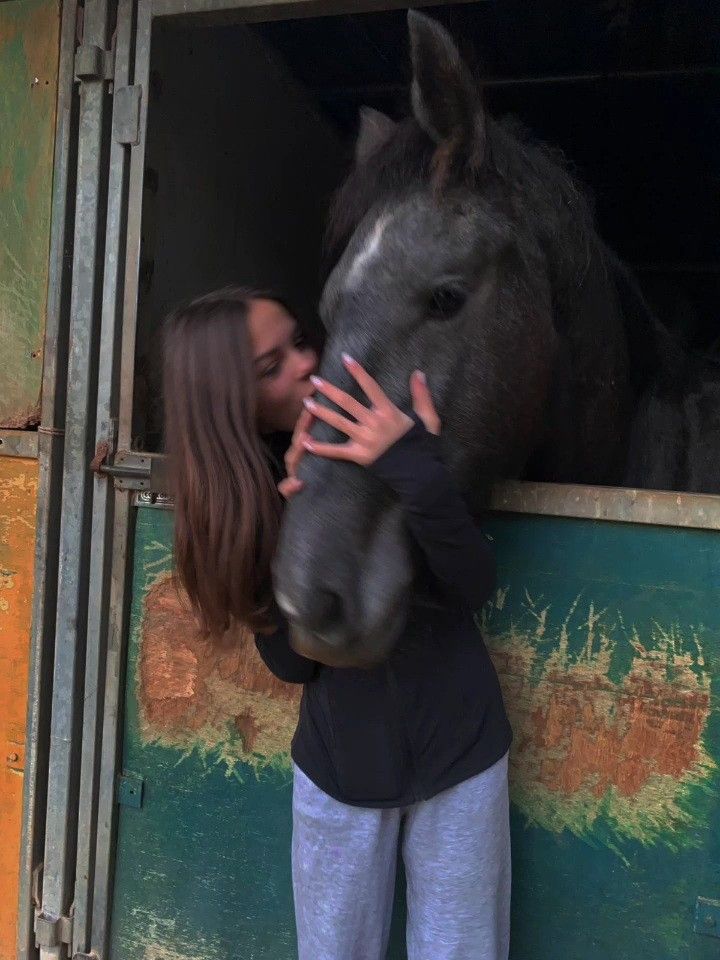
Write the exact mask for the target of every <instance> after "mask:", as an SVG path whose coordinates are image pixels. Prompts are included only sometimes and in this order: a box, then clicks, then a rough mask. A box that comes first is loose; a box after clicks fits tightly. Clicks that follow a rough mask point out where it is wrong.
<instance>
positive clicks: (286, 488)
mask: <svg viewBox="0 0 720 960" xmlns="http://www.w3.org/2000/svg"><path fill="white" fill-rule="evenodd" d="M313 420H314V417H313V415H312V414H311V413H310V411H309V410H303V412H302V413H301V414H300V416H299V417H298V419H297V423H296V424H295V429H294V430H293V435H292V439H291V441H290V446H289V447H288V449H287V452H286V454H285V472H286V473H287V476H286V477H285V479H284V480H281V481H280V483H279V484H278V490H279V491H280V494H281V496H283V497H285V499H286V500H290V499H291V498H292V497H294V496H295V494H296V493H300V491H301V490H302V488H303V482H302V480H300V478H299V477H298V475H297V468H298V464H299V463H300V461H301V460H302V458H303V454H304V453H305V447H304V446H303V442H304V441H305V440H306V439H307V438H308V436H309V433H308V431H309V430H310V427H311V426H312V424H313Z"/></svg>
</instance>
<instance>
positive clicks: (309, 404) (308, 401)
mask: <svg viewBox="0 0 720 960" xmlns="http://www.w3.org/2000/svg"><path fill="white" fill-rule="evenodd" d="M303 403H304V404H305V408H306V409H307V410H314V409H315V407H316V406H317V404H316V403H315V401H314V400H313V399H312V397H305V399H304V400H303Z"/></svg>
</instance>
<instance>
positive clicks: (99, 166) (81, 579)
mask: <svg viewBox="0 0 720 960" xmlns="http://www.w3.org/2000/svg"><path fill="white" fill-rule="evenodd" d="M110 10H111V6H110V3H109V2H108V0H87V2H86V4H85V8H84V24H83V40H82V46H81V47H80V48H79V50H78V52H77V53H76V59H75V71H76V74H77V75H78V76H79V77H80V91H79V126H78V159H77V195H76V206H75V229H74V244H73V265H72V285H71V305H70V337H69V350H68V373H67V400H66V416H65V447H64V460H63V477H62V481H63V487H62V498H61V514H60V535H59V562H58V579H57V583H58V588H57V589H58V593H57V613H56V620H55V659H54V665H53V694H52V708H51V721H50V752H49V761H48V785H47V791H48V792H47V810H46V830H45V854H44V868H43V879H42V902H41V909H40V910H39V911H38V912H37V914H36V917H35V935H36V941H37V943H38V945H39V946H40V957H41V960H50V958H59V957H60V956H62V954H63V952H64V949H65V944H66V943H68V942H69V940H70V939H71V929H72V919H71V916H70V907H71V903H72V897H73V881H74V877H75V836H76V829H77V820H76V818H77V793H78V768H79V753H80V751H79V736H78V734H79V730H80V722H81V717H82V676H83V669H84V653H85V623H86V607H87V589H88V587H87V580H88V568H89V540H90V537H89V534H90V523H89V521H90V494H91V487H90V482H89V478H88V469H87V464H88V462H89V460H90V453H91V449H92V444H93V441H94V419H95V399H94V391H95V383H96V363H97V361H96V356H97V326H98V324H97V314H98V310H97V306H98V290H99V284H98V283H97V278H98V242H99V241H98V238H99V236H100V235H101V234H100V231H101V226H102V220H101V216H102V215H101V207H102V186H101V184H102V174H103V171H104V161H105V159H106V155H107V151H106V143H107V139H108V138H107V122H106V118H107V112H108V111H107V107H108V84H107V80H106V77H105V72H106V70H105V64H106V58H105V51H107V48H108V41H109V35H110V19H111V18H110ZM83 51H85V52H87V51H91V52H92V51H99V52H100V54H102V55H101V56H100V57H99V58H97V62H98V69H97V70H95V71H93V70H91V69H90V65H89V60H88V58H87V57H83V56H81V54H82V53H83Z"/></svg>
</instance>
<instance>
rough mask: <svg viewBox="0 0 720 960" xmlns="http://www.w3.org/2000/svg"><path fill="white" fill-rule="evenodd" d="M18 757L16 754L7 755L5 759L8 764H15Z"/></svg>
mask: <svg viewBox="0 0 720 960" xmlns="http://www.w3.org/2000/svg"><path fill="white" fill-rule="evenodd" d="M19 759H20V757H19V756H18V755H17V754H16V753H9V754H8V757H7V762H8V763H17V762H18V760H19Z"/></svg>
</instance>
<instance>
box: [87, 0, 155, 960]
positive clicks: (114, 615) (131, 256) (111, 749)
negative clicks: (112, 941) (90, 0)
mask: <svg viewBox="0 0 720 960" xmlns="http://www.w3.org/2000/svg"><path fill="white" fill-rule="evenodd" d="M136 38H137V39H136V46H135V68H134V77H133V83H134V85H135V86H139V87H140V89H141V107H140V130H139V138H138V143H137V145H136V146H133V147H132V148H131V160H130V183H129V193H128V219H127V244H126V251H125V282H124V290H123V320H122V348H121V359H120V416H119V428H118V447H119V448H120V449H130V446H131V430H132V402H133V381H134V371H135V341H136V324H137V306H138V279H139V266H140V242H141V225H142V192H143V177H144V168H145V140H146V130H147V107H148V89H149V87H148V82H149V75H150V46H151V39H152V0H140V3H139V5H138V10H137V31H136ZM114 497H115V504H114V523H113V539H112V567H111V578H110V603H109V624H108V641H107V653H106V672H105V703H104V716H103V736H102V752H101V757H100V784H99V791H100V792H99V798H98V819H97V846H96V850H95V875H94V886H93V909H92V930H91V940H90V944H91V951H92V953H93V954H94V955H96V956H98V957H99V958H105V957H107V952H108V942H109V935H110V921H111V912H112V887H113V870H114V839H115V830H116V822H117V820H116V814H117V807H116V803H115V783H116V777H117V772H118V767H119V764H120V762H121V756H122V744H121V719H122V713H123V710H122V707H123V696H124V677H125V656H126V648H127V643H126V641H127V630H128V602H127V601H128V598H127V582H128V553H129V547H130V544H131V533H132V531H131V518H132V507H131V499H130V498H131V493H130V492H129V491H126V490H115V492H114Z"/></svg>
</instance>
